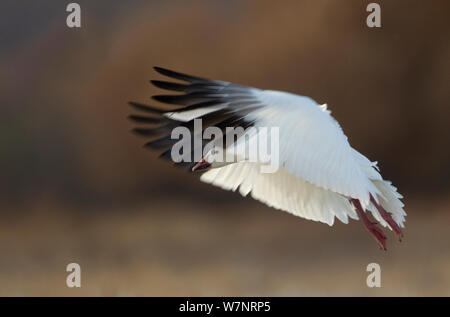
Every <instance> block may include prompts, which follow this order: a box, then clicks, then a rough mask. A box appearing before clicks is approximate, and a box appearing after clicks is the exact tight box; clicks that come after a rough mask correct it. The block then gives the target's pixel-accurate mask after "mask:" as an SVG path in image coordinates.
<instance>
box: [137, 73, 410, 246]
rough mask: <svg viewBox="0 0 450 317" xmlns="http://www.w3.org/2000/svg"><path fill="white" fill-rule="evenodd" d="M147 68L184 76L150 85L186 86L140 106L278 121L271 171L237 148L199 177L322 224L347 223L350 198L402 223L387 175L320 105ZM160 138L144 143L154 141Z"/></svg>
mask: <svg viewBox="0 0 450 317" xmlns="http://www.w3.org/2000/svg"><path fill="white" fill-rule="evenodd" d="M155 69H156V70H157V71H158V72H160V73H162V74H164V75H167V76H170V77H172V78H176V79H181V80H184V81H187V82H189V84H188V85H182V84H177V83H168V82H162V81H153V83H154V84H155V85H156V86H158V87H161V88H164V89H170V90H177V91H184V92H186V94H185V95H162V96H155V97H154V99H156V100H158V101H162V102H166V103H169V104H178V105H183V106H185V107H183V108H181V109H175V110H171V111H161V110H159V109H156V108H154V107H150V106H142V105H137V104H135V103H133V105H134V106H135V107H136V105H137V107H138V108H139V109H140V110H146V111H150V112H157V113H160V114H162V115H163V116H164V118H168V119H170V120H171V121H178V122H180V124H185V125H187V124H189V123H190V122H192V120H193V119H195V118H204V119H208V118H209V119H210V118H212V117H213V116H214V115H215V116H217V117H219V118H220V117H221V116H223V118H224V120H222V121H220V120H219V122H220V123H223V124H224V122H226V121H227V120H226V118H227V115H228V116H230V115H231V116H233V118H234V119H233V120H234V121H233V120H231V121H230V120H229V119H228V121H227V122H231V123H232V125H234V124H235V122H240V123H248V124H249V125H251V126H253V127H256V128H258V127H269V128H270V127H278V128H279V162H280V168H279V170H278V171H277V172H276V173H261V172H260V168H259V167H260V166H259V165H260V164H262V163H258V162H249V161H248V160H247V159H246V158H245V157H244V156H241V159H238V160H237V162H234V163H231V164H228V165H224V164H221V165H217V167H216V166H215V165H214V163H213V164H212V167H213V168H212V169H210V170H208V171H206V172H205V173H203V174H202V175H201V178H200V179H201V181H203V182H206V183H210V184H212V185H215V186H218V187H221V188H223V189H225V190H232V191H239V193H240V194H241V195H243V196H247V195H250V196H251V197H253V198H254V199H256V200H259V201H261V202H263V203H265V204H267V205H268V206H271V207H274V208H276V209H281V210H284V211H287V212H289V213H292V214H294V215H296V216H300V217H302V218H305V219H310V220H314V221H320V222H324V223H327V224H329V225H333V223H334V218H335V217H336V218H338V219H339V220H340V221H342V222H344V223H348V218H352V219H358V212H357V210H356V208H355V203H352V201H353V202H355V200H357V201H359V202H360V204H361V206H362V209H363V210H364V211H365V210H368V211H370V212H371V213H372V215H373V217H374V218H375V219H376V220H377V221H378V222H379V223H380V224H381V225H383V226H385V227H388V228H390V229H392V228H391V227H392V226H394V227H395V225H398V226H399V227H403V223H404V221H405V215H406V213H405V212H404V210H403V204H402V202H401V201H400V198H402V196H401V195H400V194H399V193H398V192H397V190H396V188H395V187H394V186H392V185H391V183H390V182H388V181H385V180H383V178H382V177H381V175H380V173H379V171H378V169H377V166H376V162H371V161H370V160H368V159H367V158H366V157H365V156H364V155H362V154H361V153H359V152H358V151H356V150H355V149H353V148H352V147H351V146H350V144H349V142H348V140H347V137H346V136H345V134H344V132H343V130H342V129H341V127H340V125H339V124H338V122H337V121H336V120H335V119H334V118H333V117H332V116H331V112H330V111H329V110H328V109H327V106H326V105H319V104H317V103H316V102H315V101H314V100H313V99H311V98H308V97H304V96H299V95H295V94H291V93H286V92H280V91H271V90H260V89H256V88H250V87H244V86H239V85H235V84H231V83H228V82H222V81H214V80H208V79H203V78H198V77H192V76H188V75H184V74H180V73H176V72H172V71H169V70H165V69H162V68H155ZM144 107H145V109H144ZM135 117H136V116H135ZM136 121H138V122H139V120H136ZM140 122H142V118H141V121H140ZM171 123H172V127H173V126H174V125H173V122H171ZM149 131H152V130H151V129H149ZM138 132H139V129H138ZM140 132H142V129H140ZM161 140H162V139H161V138H160V139H157V140H156V143H155V141H151V142H149V143H148V144H147V145H148V146H150V147H154V146H155V144H160V143H161ZM238 142H239V141H238ZM232 146H236V144H234V145H232ZM166 153H167V152H166ZM206 162H207V163H208V158H206ZM371 197H372V199H371ZM376 204H379V205H381V207H382V208H384V209H385V210H386V211H387V212H388V213H389V214H390V215H392V219H393V220H394V221H395V223H391V225H390V224H388V222H387V221H386V220H389V219H387V218H386V216H383V214H380V210H381V209H379V208H380V207H379V208H377V206H376ZM360 216H361V213H360ZM362 216H364V215H362ZM365 224H366V222H365ZM394 229H395V228H394ZM369 231H370V230H369ZM396 232H397V230H396ZM371 233H372V234H373V232H371ZM381 246H382V247H383V243H382V244H381Z"/></svg>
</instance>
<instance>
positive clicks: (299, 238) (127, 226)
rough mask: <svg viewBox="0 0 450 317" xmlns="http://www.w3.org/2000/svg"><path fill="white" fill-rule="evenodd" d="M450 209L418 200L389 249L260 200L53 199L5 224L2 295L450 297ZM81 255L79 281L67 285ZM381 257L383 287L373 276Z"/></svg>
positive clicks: (357, 226)
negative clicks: (369, 282) (96, 205)
mask: <svg viewBox="0 0 450 317" xmlns="http://www.w3.org/2000/svg"><path fill="white" fill-rule="evenodd" d="M449 207H450V201H447V202H446V203H445V204H439V205H438V204H431V205H430V204H424V203H423V202H420V201H417V202H414V203H412V204H411V205H410V207H409V208H408V212H409V217H408V221H407V229H406V230H405V238H404V240H403V241H402V242H401V243H400V242H397V241H396V238H395V236H394V235H393V234H392V233H389V234H388V251H382V250H379V249H378V247H377V246H376V244H375V241H374V240H372V238H371V237H370V236H369V235H368V234H367V233H366V232H365V230H364V227H363V225H362V224H361V223H360V222H356V221H351V223H350V224H348V225H344V224H341V223H337V224H335V226H334V227H332V228H330V227H328V226H327V225H325V224H320V223H314V222H310V221H306V220H302V219H299V218H296V217H294V216H292V215H289V214H287V213H281V212H277V211H274V210H272V209H270V208H268V207H264V206H262V205H260V204H258V203H257V202H251V201H246V202H245V203H242V204H240V205H239V207H238V208H236V206H233V205H230V204H224V205H219V206H214V207H213V206H204V205H202V204H193V203H188V204H186V203H183V204H181V203H180V202H178V201H176V200H171V201H167V200H164V201H154V202H150V203H148V204H145V205H141V206H133V207H126V208H125V207H111V208H108V209H106V210H86V209H83V210H76V209H75V210H74V209H71V210H67V209H66V207H62V208H61V209H59V208H58V206H54V205H47V204H43V205H41V206H40V207H39V208H32V209H33V210H32V211H31V213H30V214H29V215H28V216H27V217H26V218H22V219H19V218H17V217H8V218H7V219H4V220H2V222H1V226H0V232H1V240H2V243H1V248H0V253H1V254H2V261H1V263H0V281H1V288H0V295H8V296H11V295H13V296H15V295H43V296H78V295H80V296H81V295H89V296H237V295H240V296H314V295H315V296H349V295H351V296H450V288H449V285H450V271H449V267H450V254H449V252H448V248H449V247H448V241H449V239H450V231H449V230H448V223H449V221H450V215H449V214H448V212H446V211H448V208H449ZM161 211H163V212H161ZM125 215H126V216H125ZM43 218H44V219H46V221H45V222H42V219H43ZM71 262H76V263H79V264H80V265H81V270H82V280H81V283H82V287H81V288H80V289H69V288H67V287H66V286H65V278H66V275H67V274H68V273H66V272H65V266H66V265H67V264H68V263H71ZM372 262H375V263H379V264H380V266H381V286H382V287H381V288H368V287H367V286H366V278H367V275H368V274H369V273H367V272H366V266H367V265H368V264H369V263H372Z"/></svg>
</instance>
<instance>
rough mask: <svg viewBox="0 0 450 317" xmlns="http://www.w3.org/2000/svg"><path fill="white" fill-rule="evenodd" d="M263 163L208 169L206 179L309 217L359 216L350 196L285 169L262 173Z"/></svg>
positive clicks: (327, 220)
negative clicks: (328, 188)
mask: <svg viewBox="0 0 450 317" xmlns="http://www.w3.org/2000/svg"><path fill="white" fill-rule="evenodd" d="M260 167H261V166H260V164H258V163H251V162H239V163H236V164H231V165H227V166H224V167H220V168H215V169H212V170H209V171H207V172H206V173H204V174H203V175H202V176H201V177H200V179H201V180H202V181H203V182H206V183H210V184H212V185H215V186H218V187H221V188H222V189H225V190H232V191H236V190H237V189H238V190H239V193H240V194H241V195H242V196H247V195H249V194H250V196H251V197H252V198H254V199H256V200H259V201H261V202H263V203H265V204H267V205H268V206H270V207H273V208H276V209H281V210H284V211H287V212H289V213H292V214H294V215H296V216H300V217H302V218H306V219H309V220H314V221H320V222H324V223H327V224H328V225H330V226H331V225H333V223H334V218H335V217H337V218H338V219H339V220H341V221H342V222H343V223H348V217H351V218H353V219H358V216H357V215H356V212H355V210H354V209H353V206H352V205H351V204H350V202H349V200H348V199H346V198H345V197H343V196H342V195H340V194H337V193H335V192H333V191H330V190H326V189H323V188H321V187H318V186H315V185H313V184H311V183H309V182H307V181H304V180H302V179H301V178H298V177H296V176H294V175H292V174H290V173H288V172H287V171H286V170H284V169H279V170H278V171H277V172H276V173H261V172H260Z"/></svg>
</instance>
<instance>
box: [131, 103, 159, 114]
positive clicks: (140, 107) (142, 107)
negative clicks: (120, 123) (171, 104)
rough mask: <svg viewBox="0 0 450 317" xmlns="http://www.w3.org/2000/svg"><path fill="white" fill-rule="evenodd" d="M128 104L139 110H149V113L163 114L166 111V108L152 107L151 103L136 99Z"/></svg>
mask: <svg viewBox="0 0 450 317" xmlns="http://www.w3.org/2000/svg"><path fill="white" fill-rule="evenodd" d="M128 104H129V105H130V106H132V107H133V108H135V109H137V110H140V111H145V112H149V113H156V114H163V113H164V112H166V111H165V110H162V109H159V108H155V107H152V106H149V105H144V104H141V103H138V102H134V101H130V102H128Z"/></svg>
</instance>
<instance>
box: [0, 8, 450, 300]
mask: <svg viewBox="0 0 450 317" xmlns="http://www.w3.org/2000/svg"><path fill="white" fill-rule="evenodd" d="M77 2H78V3H79V4H80V5H81V8H82V28H81V29H68V28H67V27H66V25H65V19H66V16H67V13H66V12H65V6H66V3H61V1H56V0H42V1H39V2H37V1H31V0H29V1H25V0H21V1H9V0H5V1H2V3H1V4H0V11H1V12H4V13H5V14H4V17H3V18H2V19H1V21H0V38H1V41H0V69H1V70H2V71H1V72H0V103H1V106H0V173H1V174H0V176H1V177H0V217H1V218H0V219H1V220H0V254H1V260H0V295H6V296H14V295H26V296H29V295H43V296H48V295H64V296H78V295H94V296H101V295H119V296H121V295H123V296H128V295H152V296H153V295H158V296H162V295H186V296H194V295H211V296H212V295H287V296H296V295H327V296H328V295H363V296H372V295H374V296H381V295H389V296H397V295H401V296H403V295H426V296H431V295H438V296H442V295H446V296H449V295H450V243H449V242H450V230H449V229H450V219H449V217H450V213H449V211H450V165H449V164H448V162H449V161H450V147H449V146H448V144H449V140H450V129H449V128H448V118H449V116H450V107H449V104H450V90H449V89H448V83H449V82H450V42H449V40H448V39H449V38H450V21H449V19H448V12H449V10H450V2H449V1H445V0H436V1H425V0H423V1H421V0H415V1H409V0H408V1H407V0H398V1H377V2H379V3H380V4H381V7H382V28H380V29H376V30H375V29H368V28H367V27H366V26H365V19H366V16H367V12H366V10H365V9H366V5H367V4H368V3H369V2H372V1H360V0H352V1H348V2H347V1H346V2H345V5H344V4H343V2H342V1H337V0H305V1H300V0H292V1H280V2H275V1H269V0H261V1H259V0H258V1H231V0H230V1H219V0H210V1H206V0H205V1H176V0H175V1H156V0H155V1H143V0H142V1H141V0H131V1H126V2H125V1H119V0H110V1H106V0H105V1H87V0H86V1H77ZM155 65H158V66H164V67H168V68H173V69H176V70H180V71H182V72H187V73H192V74H194V75H199V76H204V77H211V78H216V79H221V80H227V81H233V82H237V83H239V84H243V85H250V86H256V87H259V88H264V89H279V90H284V91H289V92H294V93H298V94H303V95H307V96H310V97H312V98H313V99H315V100H317V101H318V102H320V103H327V104H328V106H329V108H330V109H331V111H332V113H333V116H334V117H335V118H336V119H337V120H338V121H339V122H340V123H341V125H342V127H343V129H344V131H345V133H346V134H347V135H348V137H349V140H350V143H351V144H352V145H353V146H354V147H355V148H356V149H358V150H359V151H361V152H362V153H364V154H365V155H366V156H367V157H368V158H370V159H371V160H373V161H375V160H377V161H379V166H380V167H381V172H382V174H383V176H384V177H385V178H386V179H389V180H392V181H393V183H394V184H395V185H396V186H397V187H398V188H399V190H400V192H401V193H402V194H403V195H404V196H405V197H406V198H405V204H406V211H407V212H408V217H407V224H406V225H407V228H406V237H405V240H404V241H403V242H402V243H397V242H396V241H395V238H394V236H393V235H389V240H388V247H389V250H388V252H386V253H385V252H381V251H379V250H378V248H377V247H376V244H375V242H374V241H373V240H372V238H371V237H370V236H369V235H368V234H367V233H366V232H365V230H364V228H363V226H362V224H361V223H359V222H355V221H352V222H351V223H350V224H349V225H343V224H340V223H338V224H337V225H335V226H334V227H332V228H330V227H328V226H326V225H323V224H318V223H311V222H308V221H305V220H302V219H299V218H295V217H293V216H291V215H288V214H285V213H282V212H280V211H275V210H272V209H270V208H268V207H265V206H263V205H262V204H259V203H257V202H254V201H251V200H250V199H242V198H241V197H240V196H239V195H237V194H233V193H228V192H224V191H221V190H219V189H216V188H211V187H210V186H207V185H205V184H201V183H200V182H199V181H198V180H197V179H196V177H192V176H191V175H188V174H187V173H185V172H184V171H179V170H174V169H173V168H172V167H171V166H170V164H166V163H165V162H161V161H159V160H158V159H157V155H156V154H155V153H151V152H147V151H144V150H143V149H142V148H141V145H142V144H143V143H144V140H142V139H138V138H136V137H135V136H134V135H131V134H130V133H129V130H130V129H131V123H130V122H128V121H127V120H126V117H127V115H128V114H129V113H130V111H131V109H130V108H129V107H128V106H127V102H128V101H130V100H135V101H140V102H151V101H150V99H149V98H150V96H151V95H152V94H155V93H157V92H158V91H157V90H156V89H155V88H153V87H151V86H150V85H149V83H148V80H149V79H161V78H160V76H158V75H156V74H155V73H154V72H153V70H152V67H153V66H155ZM70 262H77V263H80V264H81V267H82V271H83V276H82V279H83V280H82V288H81V289H68V288H66V287H65V278H66V274H67V273H66V272H65V266H66V265H67V264H68V263H70ZM370 262H378V263H380V264H381V267H382V286H383V287H382V288H381V289H369V288H367V287H366V286H365V279H366V276H367V273H366V272H365V267H366V265H367V264H368V263H370Z"/></svg>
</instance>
